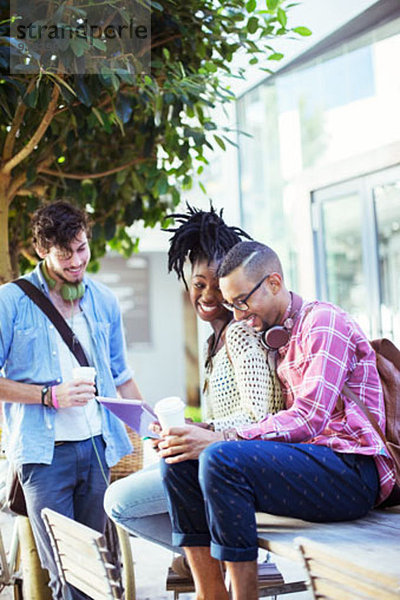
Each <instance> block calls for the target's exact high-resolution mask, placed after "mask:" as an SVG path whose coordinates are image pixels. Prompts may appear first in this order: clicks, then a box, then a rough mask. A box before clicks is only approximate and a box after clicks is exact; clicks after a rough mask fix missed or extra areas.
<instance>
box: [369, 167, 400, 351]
mask: <svg viewBox="0 0 400 600" xmlns="http://www.w3.org/2000/svg"><path fill="white" fill-rule="evenodd" d="M372 190H373V198H374V205H375V215H376V228H377V238H378V260H379V281H380V317H381V324H382V327H381V329H382V336H384V337H388V338H390V339H393V340H394V339H397V340H399V339H400V179H399V180H397V181H394V182H391V183H385V184H382V185H376V186H374V187H373V188H372Z"/></svg>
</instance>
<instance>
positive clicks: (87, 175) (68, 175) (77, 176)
mask: <svg viewBox="0 0 400 600" xmlns="http://www.w3.org/2000/svg"><path fill="white" fill-rule="evenodd" d="M145 160H147V159H146V158H135V159H134V160H130V161H129V162H127V163H125V164H124V165H121V166H119V167H114V168H113V169H108V171H102V173H64V172H63V171H53V170H52V169H47V168H40V167H39V168H38V173H39V172H40V173H46V175H53V176H54V177H61V178H65V179H79V180H82V179H99V178H100V177H107V175H113V174H114V173H119V172H120V171H123V170H124V169H126V168H128V167H131V166H133V165H136V164H138V163H141V162H144V161H145Z"/></svg>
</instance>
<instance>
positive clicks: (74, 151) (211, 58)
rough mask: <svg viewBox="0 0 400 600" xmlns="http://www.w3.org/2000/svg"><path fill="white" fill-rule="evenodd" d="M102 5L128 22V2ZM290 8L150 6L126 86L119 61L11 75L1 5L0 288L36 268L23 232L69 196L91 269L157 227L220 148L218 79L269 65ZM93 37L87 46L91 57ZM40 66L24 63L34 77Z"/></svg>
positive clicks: (273, 1) (68, 47)
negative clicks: (144, 41)
mask: <svg viewBox="0 0 400 600" xmlns="http://www.w3.org/2000/svg"><path fill="white" fill-rule="evenodd" d="M33 1H34V0H33ZM74 4H75V6H76V4H77V2H75V3H74ZM81 4H82V5H83V3H81ZM90 4H93V2H91V1H90V0H89V1H88V2H86V4H85V5H84V6H88V5H90ZM107 4H108V6H109V7H111V9H112V11H113V18H114V17H115V18H117V17H118V18H121V15H122V16H123V17H124V18H125V19H128V18H129V16H130V15H129V14H122V12H121V11H125V13H126V11H127V10H128V9H127V8H126V5H127V3H126V2H121V1H120V0H109V1H108V3H107ZM46 5H47V6H48V7H50V8H51V7H52V8H53V12H51V15H52V17H53V18H54V11H57V12H56V15H57V18H58V21H59V22H61V23H62V24H64V25H65V24H66V23H71V19H73V17H74V15H73V13H72V12H71V11H72V9H71V1H70V0H68V1H61V0H59V1H58V2H55V1H53V0H47V3H46ZM290 6H291V5H290V4H288V3H287V2H286V1H285V0H267V1H266V2H264V4H263V8H262V9H260V3H258V4H257V2H256V1H255V0H248V1H247V2H246V1H244V0H185V1H184V2H181V1H176V0H157V2H156V1H153V2H151V69H150V71H149V73H148V74H143V73H142V74H139V75H135V74H134V72H132V69H131V68H129V60H130V58H129V57H125V56H123V55H122V60H120V61H119V62H117V63H115V64H114V66H112V67H111V68H108V69H102V70H101V71H100V72H98V73H93V74H85V75H82V74H81V75H74V74H68V73H66V72H65V69H64V70H63V69H62V68H61V67H58V68H49V67H48V66H45V67H43V66H42V67H41V69H40V71H39V72H31V73H30V72H27V68H25V69H23V70H22V71H21V74H19V73H18V72H17V74H12V73H10V65H9V61H10V55H11V56H12V57H13V58H15V57H17V58H18V55H20V49H19V46H18V44H17V43H16V40H15V39H12V38H10V12H9V6H8V2H5V1H4V0H0V115H1V117H0V118H1V121H0V282H4V281H7V280H9V279H10V278H11V277H12V276H16V275H17V274H18V272H19V271H20V270H22V271H24V270H26V269H27V268H30V267H31V266H32V264H33V263H34V262H35V258H34V253H33V251H32V248H31V241H30V231H29V225H28V224H29V218H30V215H31V213H32V211H33V210H35V208H36V207H37V206H38V205H39V204H40V203H41V202H42V201H43V200H52V199H55V198H59V197H67V198H70V199H72V200H73V201H74V202H76V203H77V204H79V205H80V206H83V207H85V208H86V209H87V210H88V211H90V212H91V213H92V216H93V221H94V223H95V225H94V235H93V255H94V259H95V260H96V258H98V257H99V256H101V255H102V254H103V253H104V251H105V247H106V244H107V243H108V244H110V245H111V246H112V247H113V248H115V249H117V250H119V251H120V252H122V253H124V254H125V255H126V256H128V255H129V254H130V253H131V252H132V250H133V249H134V246H135V241H134V240H132V239H131V237H130V236H129V235H128V233H127V227H129V226H130V225H132V223H133V222H134V221H136V220H138V219H140V220H142V221H143V222H144V224H145V225H146V226H154V225H155V224H157V223H159V222H160V221H161V220H162V219H163V218H164V217H165V215H166V214H167V213H168V212H170V211H171V209H172V208H174V207H175V206H176V205H177V204H178V203H179V200H180V193H181V191H182V190H185V189H188V188H189V187H190V186H191V183H192V176H193V172H194V170H195V169H198V168H199V166H201V163H206V162H207V161H206V158H205V156H204V152H205V149H206V148H207V147H208V148H213V147H215V145H216V144H217V145H219V146H223V145H224V141H223V139H222V138H223V137H224V132H219V131H217V128H216V124H215V123H214V121H213V120H212V117H211V116H210V114H211V109H212V108H213V107H214V106H215V105H216V104H217V103H221V102H226V101H228V100H231V99H232V97H233V96H232V93H231V92H230V90H229V89H228V88H227V86H226V81H227V79H226V77H225V75H229V74H230V69H231V67H230V65H231V63H232V59H233V57H234V56H235V54H236V53H238V52H239V51H243V52H246V53H247V54H248V55H249V58H250V62H252V63H254V62H257V61H260V66H261V68H265V67H266V65H267V64H271V63H268V62H267V61H268V58H270V59H272V60H276V59H278V58H279V57H278V56H277V53H275V52H274V50H273V48H272V47H271V46H270V43H271V38H274V37H277V36H281V35H286V34H288V33H289V32H290V31H291V30H289V29H288V28H287V16H286V11H287V9H288V8H290ZM84 10H85V9H84V8H82V9H81V13H80V14H81V15H82V14H84V12H83V13H82V11H84ZM48 14H49V13H47V17H46V16H45V17H44V18H43V20H42V21H41V22H42V23H46V18H50V17H48ZM307 32H308V30H306V28H303V31H298V33H299V34H300V35H307ZM103 37H104V36H103ZM103 37H102V36H101V35H99V36H98V37H97V38H96V50H97V52H98V53H100V54H101V52H102V51H103V50H104V47H105V42H104V41H103ZM63 44H64V48H63V51H64V57H65V56H67V58H65V59H63V60H66V61H67V62H68V61H69V63H72V62H73V61H79V60H81V58H82V55H84V54H85V52H87V51H88V40H85V39H82V38H79V39H77V38H72V39H71V40H69V41H68V40H67V41H64V42H63ZM40 60H41V58H40V56H36V55H33V62H31V65H33V66H35V67H36V71H37V67H38V66H40ZM35 61H36V63H37V64H34V63H35ZM25 66H26V64H25ZM34 70H35V69H32V71H34ZM222 75H224V77H222ZM235 76H238V74H237V73H236V74H235ZM239 76H240V73H239Z"/></svg>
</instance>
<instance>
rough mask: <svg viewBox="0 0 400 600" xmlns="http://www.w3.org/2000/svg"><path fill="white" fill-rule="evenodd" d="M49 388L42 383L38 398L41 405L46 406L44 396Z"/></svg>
mask: <svg viewBox="0 0 400 600" xmlns="http://www.w3.org/2000/svg"><path fill="white" fill-rule="evenodd" d="M49 389H50V388H49V386H48V385H44V386H43V387H42V390H41V396H40V399H41V402H42V406H48V404H46V402H45V400H46V396H47V393H48V391H49Z"/></svg>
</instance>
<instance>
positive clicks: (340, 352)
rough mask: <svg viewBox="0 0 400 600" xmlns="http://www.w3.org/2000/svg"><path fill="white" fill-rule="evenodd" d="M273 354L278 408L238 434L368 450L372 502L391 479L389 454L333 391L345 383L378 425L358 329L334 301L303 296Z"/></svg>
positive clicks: (371, 366) (371, 371)
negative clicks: (373, 471) (372, 466)
mask: <svg viewBox="0 0 400 600" xmlns="http://www.w3.org/2000/svg"><path fill="white" fill-rule="evenodd" d="M279 354H280V357H279V359H278V369H277V372H278V376H279V379H280V381H281V382H282V387H283V393H284V396H285V400H286V410H282V411H280V412H278V413H277V414H275V415H267V416H266V417H265V418H264V419H263V420H262V421H260V422H259V423H257V424H256V425H249V426H246V427H241V428H238V433H239V435H240V436H241V437H243V438H245V439H253V438H261V439H268V440H269V439H273V440H280V441H284V442H294V443H296V442H303V443H310V444H311V443H312V444H319V445H321V446H328V447H329V448H332V449H333V450H335V451H337V452H344V453H349V454H351V453H357V454H368V455H372V456H374V458H375V462H376V467H377V470H378V474H379V479H380V494H379V497H378V503H380V502H382V501H383V500H384V499H385V498H386V497H387V496H388V495H389V494H390V492H391V490H392V488H393V485H394V468H393V463H392V459H391V458H389V457H388V456H387V452H386V449H385V447H384V445H383V443H382V441H381V439H380V437H379V436H378V434H377V433H376V432H375V430H374V429H373V427H372V426H371V424H370V423H369V421H368V419H367V418H366V417H365V415H364V414H363V413H362V412H361V410H360V409H359V408H358V407H357V406H356V404H355V403H354V402H352V401H351V400H350V399H348V398H347V397H346V396H343V395H342V394H341V390H342V388H343V385H344V384H345V383H347V384H348V386H349V387H350V388H351V389H352V390H353V391H354V392H355V393H356V394H357V395H358V396H359V397H360V398H361V399H362V400H363V401H364V402H365V404H366V405H367V406H368V408H369V410H370V411H371V413H372V414H373V415H374V416H375V418H376V420H377V421H378V423H379V426H380V427H381V428H382V429H383V430H384V428H385V412H384V402H383V395H382V388H381V384H380V380H379V375H378V372H377V369H376V362H375V354H374V351H373V350H372V348H371V346H370V344H369V343H368V340H367V338H366V337H365V334H364V333H363V332H362V331H361V329H360V327H359V326H358V325H357V323H356V322H355V321H354V320H353V319H352V318H351V317H350V315H348V314H347V313H346V312H345V311H343V310H341V309H340V308H338V307H337V306H334V305H333V304H329V303H327V302H312V303H303V306H302V308H301V311H300V314H299V316H298V318H297V320H296V322H295V324H294V327H293V330H292V335H291V338H290V340H289V342H288V343H287V344H286V346H284V347H283V348H281V349H280V350H279Z"/></svg>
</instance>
